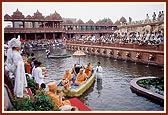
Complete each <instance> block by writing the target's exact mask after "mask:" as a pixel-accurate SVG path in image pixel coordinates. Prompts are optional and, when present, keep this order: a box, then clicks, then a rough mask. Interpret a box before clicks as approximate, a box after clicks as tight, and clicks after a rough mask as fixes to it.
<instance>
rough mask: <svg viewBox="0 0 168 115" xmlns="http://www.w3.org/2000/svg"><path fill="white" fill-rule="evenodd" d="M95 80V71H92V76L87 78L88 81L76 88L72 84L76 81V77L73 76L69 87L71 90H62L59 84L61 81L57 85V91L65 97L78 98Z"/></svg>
mask: <svg viewBox="0 0 168 115" xmlns="http://www.w3.org/2000/svg"><path fill="white" fill-rule="evenodd" d="M95 78H96V72H95V70H92V76H91V77H89V78H88V80H87V81H86V82H85V83H84V84H82V85H80V86H77V85H75V84H74V82H75V80H76V75H74V77H73V79H72V81H73V84H72V85H71V88H70V89H69V90H68V91H67V90H65V89H64V87H63V85H62V84H61V81H60V82H59V83H58V85H57V91H58V92H64V93H65V96H66V97H79V96H81V95H82V94H83V93H84V92H85V91H86V90H87V89H89V88H90V87H91V85H92V84H93V82H94V81H95ZM65 91H66V92H65Z"/></svg>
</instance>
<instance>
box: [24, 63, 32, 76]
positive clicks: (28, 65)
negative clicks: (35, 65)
mask: <svg viewBox="0 0 168 115" xmlns="http://www.w3.org/2000/svg"><path fill="white" fill-rule="evenodd" d="M25 70H26V73H29V74H30V73H31V66H30V64H28V63H25Z"/></svg>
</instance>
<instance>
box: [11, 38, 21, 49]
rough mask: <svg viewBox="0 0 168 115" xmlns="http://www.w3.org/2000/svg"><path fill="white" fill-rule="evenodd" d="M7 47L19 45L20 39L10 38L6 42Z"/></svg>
mask: <svg viewBox="0 0 168 115" xmlns="http://www.w3.org/2000/svg"><path fill="white" fill-rule="evenodd" d="M8 45H9V47H11V48H13V47H20V46H21V42H20V39H16V38H12V39H11V40H10V41H9V42H8Z"/></svg>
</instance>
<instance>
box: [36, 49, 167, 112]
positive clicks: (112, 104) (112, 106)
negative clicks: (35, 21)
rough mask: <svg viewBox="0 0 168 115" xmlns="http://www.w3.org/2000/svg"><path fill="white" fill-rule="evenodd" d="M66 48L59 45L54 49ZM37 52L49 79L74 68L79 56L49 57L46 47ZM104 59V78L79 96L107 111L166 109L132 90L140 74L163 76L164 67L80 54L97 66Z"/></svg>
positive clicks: (47, 79)
mask: <svg viewBox="0 0 168 115" xmlns="http://www.w3.org/2000/svg"><path fill="white" fill-rule="evenodd" d="M62 51H63V52H66V53H70V54H73V53H74V52H72V51H66V50H65V49H64V50H61V49H58V48H55V49H52V53H60V52H62ZM34 54H35V56H36V57H37V58H38V59H39V60H40V61H41V62H42V63H43V64H44V66H46V68H47V69H48V73H49V77H48V78H45V81H46V83H48V82H50V81H56V82H57V83H58V82H59V80H60V79H61V78H62V76H63V74H64V71H65V69H69V70H71V69H72V66H73V65H74V63H77V62H78V58H76V57H74V56H71V57H69V58H62V59H47V58H45V53H43V51H36V52H34ZM98 61H100V62H101V66H102V68H103V73H102V74H103V76H102V81H97V80H96V81H95V82H94V83H93V85H92V86H91V87H90V88H89V89H88V90H87V91H86V92H85V93H84V94H83V95H82V96H80V97H79V99H80V100H81V101H82V102H83V103H84V104H86V105H88V106H89V107H90V108H91V109H92V110H99V111H100V110H103V111H163V109H164V107H161V106H160V105H158V104H155V103H153V102H151V101H150V100H148V99H146V98H144V97H141V96H137V95H136V94H135V93H132V92H131V90H130V81H131V80H132V79H133V78H137V77H147V76H152V77H160V76H164V71H163V70H164V69H162V68H159V67H155V66H149V67H148V68H146V67H145V66H146V65H144V64H139V63H137V64H134V63H132V62H128V61H127V62H124V61H121V60H114V59H111V58H104V57H100V56H93V55H86V56H82V57H81V58H80V63H81V64H83V65H86V64H87V63H88V62H90V63H91V64H92V66H93V67H94V68H95V67H96V66H97V62H98Z"/></svg>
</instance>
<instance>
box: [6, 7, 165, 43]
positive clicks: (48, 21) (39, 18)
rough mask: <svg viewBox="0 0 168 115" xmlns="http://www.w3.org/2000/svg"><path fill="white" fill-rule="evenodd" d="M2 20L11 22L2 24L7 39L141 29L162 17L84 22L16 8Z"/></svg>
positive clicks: (158, 24) (155, 25)
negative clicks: (26, 13)
mask: <svg viewBox="0 0 168 115" xmlns="http://www.w3.org/2000/svg"><path fill="white" fill-rule="evenodd" d="M4 21H5V22H11V23H12V26H10V25H8V26H6V27H5V28H4V39H5V41H6V40H9V39H11V38H13V37H17V36H18V35H20V36H21V38H22V39H24V40H38V39H61V38H64V37H66V38H70V39H71V38H80V37H82V36H95V37H101V36H106V37H108V36H110V35H111V34H112V33H114V32H115V31H116V30H117V31H118V32H120V33H122V32H130V31H141V30H143V28H144V27H145V26H147V25H149V26H151V29H153V30H154V29H156V28H160V27H163V24H164V22H163V21H156V22H150V21H149V22H146V21H137V22H129V23H127V20H126V19H125V18H124V17H121V19H120V20H117V21H116V22H115V23H113V22H112V21H111V20H110V19H107V20H105V21H103V20H99V21H97V22H93V21H92V20H91V19H90V20H89V21H88V22H86V23H84V22H83V21H82V20H81V19H79V20H76V19H71V18H62V17H61V16H60V14H59V13H57V12H56V11H55V12H54V13H53V14H50V15H48V16H43V14H42V13H40V12H39V11H38V10H37V11H36V12H35V13H34V15H33V16H30V15H28V16H24V15H23V14H22V12H20V11H19V10H18V9H17V10H16V11H15V12H13V15H11V16H10V15H8V14H5V16H4Z"/></svg>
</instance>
